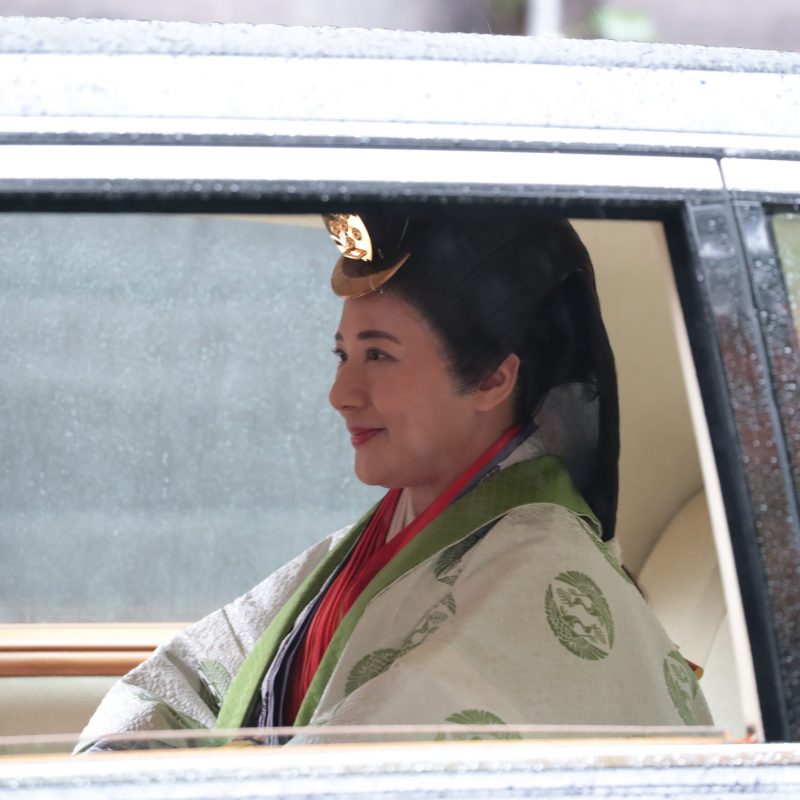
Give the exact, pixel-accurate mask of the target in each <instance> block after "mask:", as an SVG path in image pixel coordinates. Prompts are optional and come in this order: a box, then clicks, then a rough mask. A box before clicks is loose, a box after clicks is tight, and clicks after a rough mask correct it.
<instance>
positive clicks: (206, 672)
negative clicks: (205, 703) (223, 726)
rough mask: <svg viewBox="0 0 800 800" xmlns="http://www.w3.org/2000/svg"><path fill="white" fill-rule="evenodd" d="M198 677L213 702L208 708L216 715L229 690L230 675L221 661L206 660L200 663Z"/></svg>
mask: <svg viewBox="0 0 800 800" xmlns="http://www.w3.org/2000/svg"><path fill="white" fill-rule="evenodd" d="M200 677H201V679H202V680H203V682H204V685H205V686H206V687H207V688H208V690H209V692H210V694H211V697H212V698H213V700H214V703H213V705H212V704H210V703H209V708H211V709H212V710H213V711H214V712H215V713H217V712H218V711H219V709H220V707H221V706H222V701H223V700H224V699H225V695H226V694H227V693H228V689H229V688H230V685H231V674H230V672H228V670H227V669H225V665H224V664H223V663H222V662H221V661H217V660H216V659H213V658H208V659H205V660H204V661H201V662H200ZM214 706H216V708H214Z"/></svg>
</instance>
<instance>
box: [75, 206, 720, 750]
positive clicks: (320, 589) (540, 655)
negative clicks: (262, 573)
mask: <svg viewBox="0 0 800 800" xmlns="http://www.w3.org/2000/svg"><path fill="white" fill-rule="evenodd" d="M326 224H327V226H328V230H329V231H330V233H331V235H332V237H333V239H334V241H335V242H336V244H337V246H338V247H339V250H340V253H341V257H340V258H339V261H338V262H337V264H336V266H335V269H334V274H333V279H332V284H333V288H334V291H335V292H336V293H337V294H338V295H339V296H340V297H342V298H344V306H343V312H342V317H341V321H340V323H339V327H338V330H337V332H336V335H335V342H336V346H335V354H336V357H337V358H338V367H337V373H336V378H335V380H334V383H333V386H332V388H331V392H330V402H331V403H332V405H333V406H334V408H335V409H336V410H337V411H338V412H339V413H340V414H341V415H342V417H343V419H344V422H345V424H346V426H347V429H348V431H349V433H350V438H351V442H352V444H353V447H354V451H355V471H356V474H357V476H358V477H359V479H360V480H362V481H364V482H365V483H368V484H375V485H380V486H384V487H387V488H388V489H389V492H388V494H387V495H386V496H385V497H384V499H383V500H382V501H381V502H380V503H379V504H378V505H377V506H376V508H375V509H372V510H370V511H369V512H368V513H367V514H366V515H365V517H364V518H363V519H362V520H361V521H359V522H358V523H357V524H356V525H355V526H354V527H353V528H351V529H349V530H347V531H342V532H338V533H336V534H333V535H332V536H330V537H328V538H327V539H325V540H323V541H322V542H321V543H320V544H318V545H316V546H314V547H312V548H311V549H310V550H308V551H307V552H306V553H303V554H302V555H301V556H299V557H298V558H297V559H295V560H294V561H292V562H290V563H289V564H287V565H286V566H285V567H283V568H282V569H280V570H278V572H276V573H275V574H274V575H272V576H271V577H270V578H268V579H267V580H266V581H264V582H263V583H262V584H260V585H259V586H258V587H256V588H255V589H254V590H253V591H252V592H250V593H248V594H246V595H244V596H243V597H241V598H239V599H238V600H235V601H234V602H233V603H231V604H230V605H229V606H226V607H225V608H223V609H221V610H220V611H218V612H215V613H214V614H212V615H210V616H209V617H207V618H205V619H204V620H201V621H200V622H199V623H197V624H196V625H194V626H192V627H190V628H189V629H188V630H187V631H185V632H184V633H182V634H180V635H179V636H177V637H176V638H175V639H173V640H172V641H170V642H168V643H167V644H166V645H165V646H163V647H161V648H159V649H158V650H157V651H156V653H155V654H154V655H153V657H152V658H151V659H149V660H148V661H147V662H146V663H145V664H143V665H142V666H140V667H138V668H137V669H135V670H133V671H132V672H131V673H129V674H128V675H127V676H126V677H125V678H123V679H122V680H121V681H120V682H119V683H118V684H117V685H116V686H115V687H114V689H112V691H111V692H110V693H109V695H108V697H107V698H106V700H105V701H104V702H103V703H102V704H101V706H100V708H99V709H98V711H97V712H96V714H95V716H94V717H93V718H92V720H91V722H90V724H89V726H88V727H87V729H86V731H85V732H84V736H83V740H82V741H83V742H84V743H87V744H91V743H92V742H96V741H98V740H99V739H101V738H102V737H104V736H106V735H107V734H110V733H115V732H123V731H134V730H152V729H159V728H187V727H188V728H191V727H195V728H197V727H207V728H213V727H215V726H216V727H218V728H232V727H242V726H252V725H260V726H275V725H292V724H294V725H307V724H355V723H445V722H489V721H491V722H506V723H541V724H556V723H574V724H636V725H658V724H664V725H675V724H683V723H685V724H710V722H711V720H710V716H709V714H708V709H707V707H706V705H705V701H704V700H703V697H702V693H701V692H700V691H699V688H698V685H697V681H696V679H695V676H694V674H693V672H692V670H691V668H690V667H689V666H688V665H687V663H686V662H685V661H684V660H683V658H681V656H680V654H679V653H678V652H677V650H676V648H675V647H674V645H673V644H672V643H671V642H670V640H669V639H668V638H667V636H666V634H665V633H664V632H663V630H662V629H661V628H660V626H659V625H658V623H657V621H656V620H655V618H654V617H653V615H652V613H651V612H650V611H649V609H648V608H647V606H646V604H645V603H644V601H643V600H642V598H641V596H640V594H639V592H638V591H637V589H636V587H635V586H634V585H633V584H632V583H631V581H630V580H629V579H628V577H627V575H626V573H625V571H624V570H623V568H622V567H621V565H620V563H619V561H618V560H617V558H616V556H615V555H614V554H613V552H612V549H611V548H610V547H609V546H608V545H607V543H609V542H611V541H612V540H613V535H614V523H615V515H616V498H617V460H618V455H619V425H618V411H617V389H616V377H615V371H614V363H613V357H612V354H611V349H610V346H609V343H608V338H607V335H606V332H605V328H604V326H603V322H602V319H601V317H600V311H599V304H598V301H597V295H596V291H595V287H594V276H593V271H592V266H591V263H590V260H589V257H588V254H587V253H586V251H585V249H584V247H583V245H582V244H581V242H580V240H579V239H578V237H577V235H576V234H575V232H574V231H573V229H572V228H571V227H570V225H569V224H568V223H567V222H566V221H564V220H544V219H542V220H534V221H532V220H530V219H524V218H516V217H503V218H492V217H488V216H485V215H482V216H480V217H478V216H475V215H470V214H464V215H463V216H459V217H452V216H451V217H448V218H446V219H444V218H439V217H436V216H429V217H424V216H414V217H406V216H402V215H394V214H363V215H361V216H359V215H356V214H332V215H328V216H327V217H326ZM84 746H86V745H84Z"/></svg>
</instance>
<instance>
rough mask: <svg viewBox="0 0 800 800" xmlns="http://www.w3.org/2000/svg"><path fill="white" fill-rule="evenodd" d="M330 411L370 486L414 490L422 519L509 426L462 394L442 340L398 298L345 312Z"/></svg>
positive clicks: (353, 304) (374, 297) (364, 300)
mask: <svg viewBox="0 0 800 800" xmlns="http://www.w3.org/2000/svg"><path fill="white" fill-rule="evenodd" d="M335 353H336V354H337V356H338V357H339V365H338V367H337V371H336V378H335V380H334V382H333V386H332V387H331V391H330V395H329V399H330V402H331V405H333V407H334V408H335V409H336V410H337V411H338V412H339V413H340V414H341V415H342V417H343V418H344V421H345V424H346V425H347V429H348V431H349V432H350V439H351V442H352V444H353V447H354V449H355V471H356V475H357V476H358V478H359V479H360V480H361V481H363V482H364V483H367V484H371V485H379V486H385V487H387V488H401V487H402V488H405V487H407V488H409V489H410V490H411V497H412V505H413V508H414V511H415V512H416V513H417V514H418V513H420V512H421V511H422V510H423V509H424V508H425V507H426V506H427V505H428V504H429V503H430V502H432V501H433V500H434V499H435V498H436V497H437V496H438V494H439V493H441V492H442V491H443V490H444V489H445V488H446V487H447V486H448V485H449V484H450V483H451V482H452V481H453V480H454V479H455V478H456V477H457V476H458V475H459V474H460V473H461V472H462V471H463V470H464V469H466V467H467V466H469V464H470V463H472V461H473V460H474V459H475V458H477V457H478V456H479V455H480V454H481V453H482V452H483V451H484V450H486V449H487V448H488V447H489V446H490V445H491V444H492V442H493V441H494V440H495V439H496V438H497V436H499V435H500V433H502V431H503V430H504V429H505V427H504V426H507V425H508V424H510V422H508V421H507V420H505V419H503V421H502V422H501V423H500V429H499V430H496V428H497V422H496V421H495V416H496V415H492V419H491V422H492V423H493V424H491V425H488V426H487V414H486V411H485V409H484V408H483V405H485V403H483V404H482V403H481V401H480V394H481V393H480V392H468V393H461V394H460V393H459V392H458V391H457V389H456V387H455V385H454V383H453V380H452V378H451V376H450V373H449V371H448V366H447V362H446V361H445V358H444V354H443V352H442V347H441V344H440V342H439V339H438V337H437V336H436V335H435V334H434V333H433V331H432V330H431V329H430V328H429V327H428V325H427V324H426V323H425V322H424V320H423V319H422V318H421V317H420V316H419V315H418V313H417V312H416V311H415V310H414V309H413V308H412V307H411V306H409V305H408V304H407V303H405V302H404V301H403V300H400V299H399V298H396V297H394V296H393V295H392V294H390V293H387V294H377V293H373V294H369V295H366V296H365V297H360V298H358V299H355V300H347V301H346V302H345V304H344V310H343V312H342V318H341V322H340V324H339V330H338V332H337V333H336V350H335Z"/></svg>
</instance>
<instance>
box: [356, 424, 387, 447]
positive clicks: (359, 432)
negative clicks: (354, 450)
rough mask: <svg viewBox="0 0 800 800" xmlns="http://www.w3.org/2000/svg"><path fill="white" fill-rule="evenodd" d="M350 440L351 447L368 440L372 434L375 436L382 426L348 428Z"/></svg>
mask: <svg viewBox="0 0 800 800" xmlns="http://www.w3.org/2000/svg"><path fill="white" fill-rule="evenodd" d="M349 430H350V442H351V443H352V445H353V447H359V446H360V445H362V444H364V443H365V442H368V441H369V440H370V439H371V438H372V437H373V436H377V435H378V434H379V433H380V432H381V431H382V430H383V428H350V429H349Z"/></svg>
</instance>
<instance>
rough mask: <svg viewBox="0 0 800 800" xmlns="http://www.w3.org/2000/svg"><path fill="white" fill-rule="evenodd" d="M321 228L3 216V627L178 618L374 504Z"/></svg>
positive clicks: (207, 219)
mask: <svg viewBox="0 0 800 800" xmlns="http://www.w3.org/2000/svg"><path fill="white" fill-rule="evenodd" d="M331 250H332V248H331V246H330V244H329V241H328V235H327V233H326V232H325V230H324V228H323V227H322V224H321V221H320V220H319V218H318V217H315V218H309V217H302V218H294V219H287V218H271V219H270V218H264V217H256V216H250V217H237V218H234V217H224V216H210V215H208V216H203V215H183V216H182V215H155V214H150V215H142V214H140V215H136V214H119V215H115V214H105V215H103V214H96V215H91V214H6V215H0V308H2V312H1V313H0V316H2V319H3V325H2V327H0V339H1V344H0V375H2V383H3V388H2V401H0V402H2V406H3V419H4V422H3V425H2V427H1V430H2V434H0V435H1V436H2V452H3V454H4V457H3V459H2V464H0V472H1V473H2V478H1V479H0V506H1V507H2V511H1V512H0V514H1V515H2V531H3V550H4V553H3V558H2V559H0V596H1V597H2V600H1V601H0V622H1V623H23V622H37V623H44V622H48V623H53V622H59V623H61V622H70V623H72V622H121V621H124V622H142V621H175V620H192V619H196V618H198V617H200V616H202V615H203V614H206V613H208V612H209V611H211V610H212V609H214V608H217V607H218V606H220V605H222V604H223V603H225V602H227V601H229V600H230V599H232V598H233V597H235V596H236V595H238V594H241V593H242V592H244V591H245V590H246V589H248V588H250V587H251V586H253V585H255V584H256V583H258V582H259V581H260V580H262V579H263V578H264V577H265V576H266V575H268V574H269V573H270V572H272V571H273V570H275V569H277V568H278V567H279V566H281V565H282V564H284V563H285V562H287V561H288V560H290V559H291V558H292V557H293V556H295V555H297V554H298V553H299V552H300V551H302V550H304V549H305V548H306V547H308V546H309V545H311V544H312V543H313V542H315V541H317V540H319V539H320V538H322V537H323V536H324V535H325V534H326V533H328V532H330V531H333V530H336V529H337V528H340V527H342V526H344V525H347V524H349V523H352V522H353V521H355V519H357V518H358V517H359V516H360V515H361V514H363V513H364V511H365V510H366V509H367V508H368V507H369V506H370V505H371V504H372V503H373V502H374V500H375V499H376V497H377V496H379V495H378V492H376V490H375V489H373V488H370V487H366V486H364V485H362V484H360V483H358V482H357V481H356V480H355V478H354V476H353V474H352V469H351V468H350V458H351V456H350V453H349V443H348V442H347V441H346V438H345V436H344V435H342V430H341V429H340V428H341V426H340V425H338V424H337V422H338V415H336V414H335V413H334V411H333V410H332V409H331V408H330V406H329V405H328V403H327V401H326V393H327V387H328V383H329V380H330V378H331V376H332V375H333V372H334V368H335V359H334V356H333V355H332V354H331V349H332V347H333V333H334V330H335V326H336V324H337V320H338V316H337V315H338V302H337V300H336V298H335V297H333V295H332V294H331V293H330V292H327V291H324V284H325V281H326V280H327V272H328V269H329V265H330V262H331V257H332V252H331Z"/></svg>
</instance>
